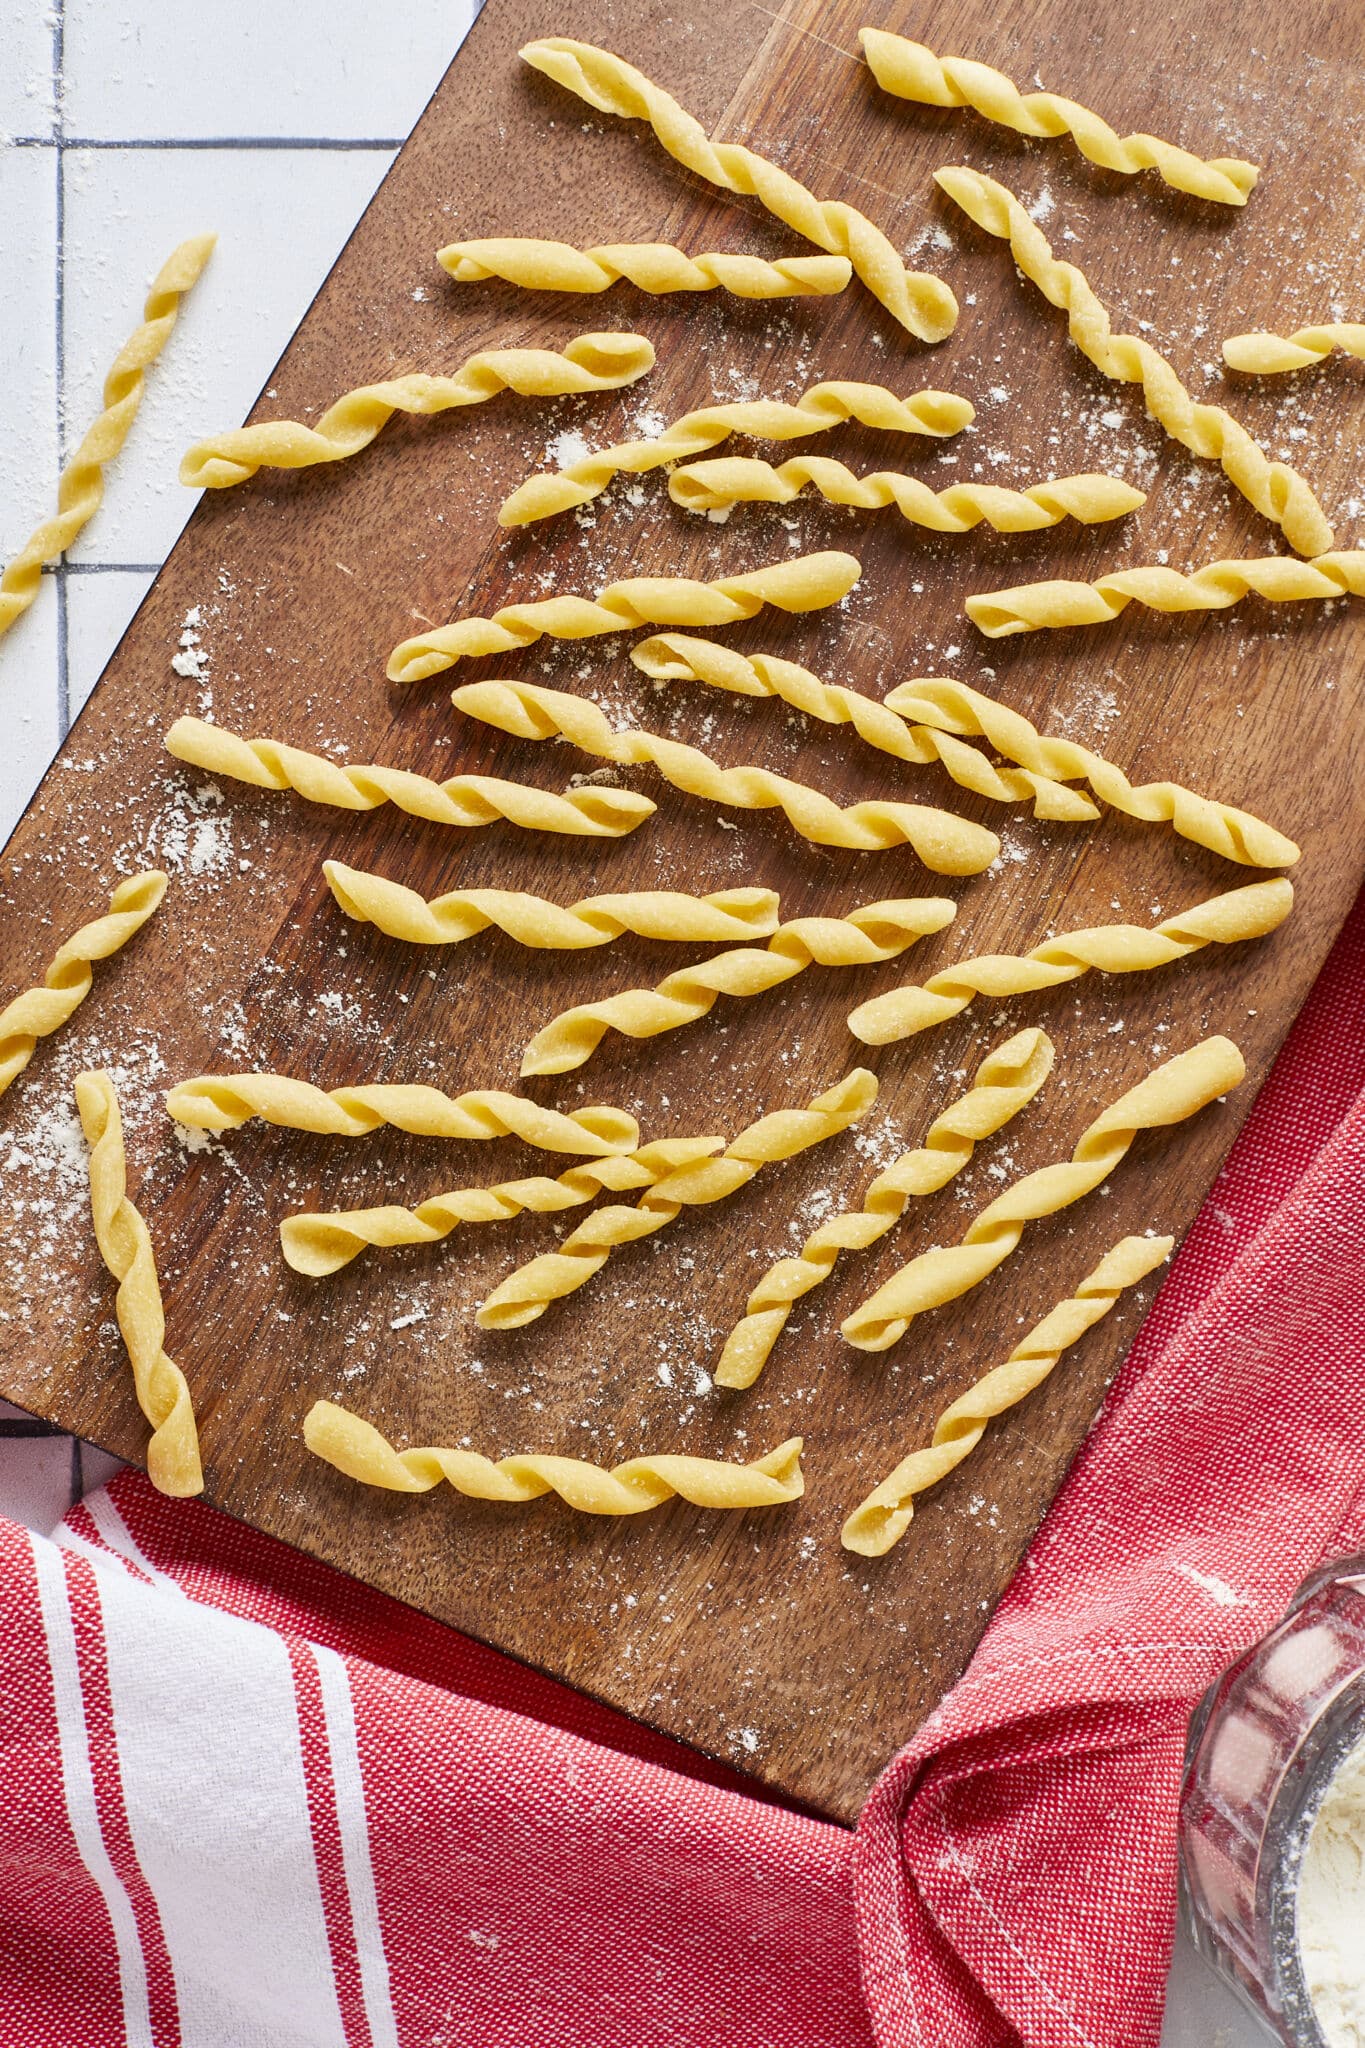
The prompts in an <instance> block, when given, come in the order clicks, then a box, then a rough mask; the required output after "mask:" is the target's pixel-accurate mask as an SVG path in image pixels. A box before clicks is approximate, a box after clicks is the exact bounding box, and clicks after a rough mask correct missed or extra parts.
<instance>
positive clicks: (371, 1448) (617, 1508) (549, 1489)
mask: <svg viewBox="0 0 1365 2048" xmlns="http://www.w3.org/2000/svg"><path fill="white" fill-rule="evenodd" d="M303 1440H304V1442H305V1443H306V1444H307V1446H308V1448H309V1450H310V1451H312V1452H313V1453H314V1455H315V1456H317V1457H319V1458H324V1459H325V1460H326V1462H327V1463H328V1464H329V1465H334V1466H335V1467H336V1469H337V1470H338V1472H344V1473H345V1474H346V1476H347V1478H348V1479H359V1480H361V1481H363V1482H364V1484H365V1485H366V1486H386V1487H388V1488H389V1489H390V1490H391V1491H392V1492H394V1493H430V1491H431V1489H432V1488H433V1487H434V1486H439V1485H440V1483H441V1481H442V1480H443V1479H444V1480H445V1481H446V1482H447V1484H448V1485H450V1486H452V1487H453V1488H454V1489H455V1491H456V1493H463V1494H468V1495H469V1496H470V1498H471V1499H474V1500H494V1501H510V1502H518V1503H520V1502H525V1501H532V1500H540V1499H541V1498H542V1497H543V1496H544V1495H545V1494H547V1493H557V1494H558V1495H559V1497H560V1499H561V1500H562V1501H563V1502H564V1503H565V1505H566V1506H568V1507H571V1508H576V1509H577V1510H578V1512H579V1513H580V1514H584V1515H638V1514H643V1513H644V1511H645V1510H646V1509H647V1508H657V1507H659V1506H661V1505H662V1503H663V1502H664V1501H666V1500H672V1499H674V1498H675V1497H676V1498H678V1499H680V1500H686V1501H691V1503H692V1505H693V1506H694V1507H699V1508H722V1509H724V1508H774V1507H782V1506H784V1505H785V1504H786V1502H788V1501H793V1500H799V1499H800V1498H801V1495H802V1493H803V1492H804V1491H805V1481H804V1480H803V1478H802V1476H801V1449H802V1439H801V1438H800V1437H799V1436H794V1437H789V1438H788V1440H787V1442H786V1443H784V1444H779V1445H778V1447H777V1449H776V1450H775V1451H769V1452H767V1454H766V1455H765V1456H764V1457H761V1458H755V1459H754V1460H753V1461H752V1462H751V1463H750V1464H747V1465H731V1464H727V1463H726V1462H725V1461H724V1460H723V1459H719V1458H692V1457H685V1456H677V1455H673V1454H668V1453H654V1454H652V1455H651V1456H649V1457H644V1458H628V1459H627V1460H626V1462H625V1463H624V1464H623V1465H614V1466H613V1467H612V1468H611V1470H610V1471H604V1470H603V1468H602V1467H601V1466H600V1465H589V1464H588V1463H586V1461H585V1460H584V1459H582V1458H554V1457H546V1456H541V1455H540V1454H538V1453H531V1452H525V1453H519V1454H518V1455H516V1456H514V1457H510V1458H499V1459H497V1460H496V1462H495V1461H494V1460H493V1459H492V1458H485V1457H483V1456H482V1455H481V1454H480V1453H479V1452H478V1451H466V1450H456V1449H445V1448H441V1447H438V1446H425V1447H423V1448H422V1449H414V1450H409V1451H396V1450H395V1449H394V1447H393V1445H392V1444H391V1443H390V1442H389V1441H388V1439H387V1438H386V1437H384V1436H382V1435H381V1434H380V1432H379V1431H378V1430H377V1429H376V1428H375V1427H374V1425H373V1423H369V1422H365V1421H363V1420H362V1419H361V1417H360V1416H358V1415H352V1414H351V1413H350V1412H349V1410H348V1409H345V1408H339V1407H338V1406H337V1405H336V1403H335V1402H334V1401H317V1402H315V1403H314V1404H313V1406H312V1407H311V1408H310V1409H309V1411H308V1413H307V1415H306V1416H305V1417H304V1422H303Z"/></svg>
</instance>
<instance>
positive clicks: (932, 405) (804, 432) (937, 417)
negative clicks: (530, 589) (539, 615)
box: [498, 382, 976, 526]
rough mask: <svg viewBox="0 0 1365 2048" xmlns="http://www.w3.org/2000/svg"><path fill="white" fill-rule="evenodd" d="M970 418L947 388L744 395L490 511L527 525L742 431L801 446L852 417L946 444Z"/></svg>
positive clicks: (836, 387)
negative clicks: (616, 480)
mask: <svg viewBox="0 0 1365 2048" xmlns="http://www.w3.org/2000/svg"><path fill="white" fill-rule="evenodd" d="M975 417H976V414H975V410H974V408H973V407H972V406H971V405H970V404H969V403H968V401H967V400H966V399H965V398H958V397H957V396H956V395H955V394H954V393H953V392H951V391H912V392H911V393H910V394H909V396H908V397H905V398H897V396H896V394H895V392H894V391H888V390H887V389H886V387H885V385H883V384H853V383H848V382H839V383H832V384H812V385H811V386H810V388H809V389H808V390H806V391H803V392H802V394H801V396H800V397H799V398H798V399H796V400H794V401H788V400H786V399H778V398H746V399H741V400H739V401H738V402H736V403H734V404H730V405H704V406H702V407H700V408H699V410H697V411H696V412H687V413H684V414H683V415H682V416H681V418H680V419H676V420H673V421H671V422H670V424H669V425H668V426H666V427H665V428H664V430H663V432H662V433H661V434H655V435H653V436H651V437H650V438H649V439H648V440H644V441H620V442H618V443H617V444H616V446H615V447H612V448H596V449H593V450H591V451H590V452H589V453H588V454H587V455H582V456H580V457H579V458H578V460H577V461H576V462H571V463H569V465H568V466H567V467H566V468H564V469H554V470H543V471H541V472H539V473H538V474H537V475H535V476H528V477H527V479H526V481H525V483H522V484H518V486H517V488H516V490H514V491H513V493H512V495H511V497H510V498H506V499H504V501H503V504H502V506H501V507H500V509H499V512H498V523H499V524H500V525H502V526H529V525H531V524H532V522H533V521H535V520H537V519H553V518H554V517H555V516H556V514H557V513H560V512H569V511H572V510H573V509H574V508H575V507H577V506H579V505H587V504H590V503H591V501H592V500H593V499H594V498H596V497H598V496H599V495H600V494H601V492H603V491H604V490H605V489H606V488H607V485H608V484H609V483H610V482H611V480H612V478H613V477H616V476H622V475H625V476H643V475H645V474H646V473H647V472H648V471H649V470H652V469H664V468H666V467H667V465H668V464H669V463H671V462H686V461H691V460H692V459H693V458H694V457H696V456H698V455H704V454H705V453H706V451H707V450H708V449H710V448H717V447H719V446H720V444H721V442H722V441H728V440H729V438H730V436H731V435H732V434H744V435H746V436H747V437H748V438H749V439H751V440H754V441H802V440H805V439H806V437H807V436H808V435H810V434H825V433H828V432H829V430H830V429H831V428H832V427H842V426H846V425H847V423H848V422H849V421H850V420H857V422H858V424H859V425H860V426H864V427H876V428H877V429H878V430H879V431H880V432H882V433H887V434H922V435H927V436H928V437H930V438H931V439H933V440H946V439H947V438H948V436H949V435H951V434H957V433H960V432H961V431H962V429H963V427H966V426H969V425H970V424H971V422H972V420H973V419H974V418H975Z"/></svg>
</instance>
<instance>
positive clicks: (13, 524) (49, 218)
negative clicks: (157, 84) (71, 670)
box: [0, 18, 57, 647]
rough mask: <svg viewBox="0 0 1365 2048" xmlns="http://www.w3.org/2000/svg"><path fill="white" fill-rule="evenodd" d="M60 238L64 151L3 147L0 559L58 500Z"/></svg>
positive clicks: (0, 67)
mask: <svg viewBox="0 0 1365 2048" xmlns="http://www.w3.org/2000/svg"><path fill="white" fill-rule="evenodd" d="M2 34H3V20H2V18H0V35H2ZM2 52H3V43H0V53H2ZM4 71H5V58H4V55H3V54H0V76H3V74H4ZM56 241H57V152H56V151H55V149H8V150H3V151H0V355H2V356H3V359H4V365H5V374H4V376H3V377H0V450H3V456H0V461H2V462H3V477H4V487H3V489H0V562H3V561H8V559H9V557H10V555H11V554H13V552H14V550H15V549H16V548H17V547H20V546H22V544H23V543H24V541H26V540H27V539H28V536H29V534H30V533H31V532H32V531H33V529H34V527H35V526H36V525H37V524H38V521H39V520H40V519H42V518H44V517H45V516H46V515H47V514H48V513H49V512H50V511H52V510H53V508H54V505H55V501H56V487H57V414H56V408H55V405H54V403H53V393H54V391H55V389H56V380H57V318H56V280H57V258H56ZM14 631H17V628H16V629H12V631H11V634H10V638H13V633H14ZM4 644H5V643H4V642H2V641H0V647H3V646H4Z"/></svg>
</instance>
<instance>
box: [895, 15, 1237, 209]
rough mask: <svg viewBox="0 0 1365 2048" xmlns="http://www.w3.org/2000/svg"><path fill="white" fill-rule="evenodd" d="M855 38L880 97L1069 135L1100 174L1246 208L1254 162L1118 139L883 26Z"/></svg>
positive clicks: (1080, 112)
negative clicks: (1153, 181) (1154, 180)
mask: <svg viewBox="0 0 1365 2048" xmlns="http://www.w3.org/2000/svg"><path fill="white" fill-rule="evenodd" d="M858 40H859V42H860V43H861V44H862V46H863V55H864V56H865V57H866V59H867V62H868V66H869V68H870V70H871V72H872V75H873V77H874V78H875V79H876V81H877V83H878V85H879V86H881V88H882V90H883V91H884V92H890V93H894V94H895V95H896V97H897V98H898V99H903V100H918V101H919V102H920V103H921V104H922V105H924V106H930V107H973V108H975V110H976V112H977V113H978V114H984V115H985V117H986V119H987V120H988V121H996V122H998V123H999V124H1000V126H1001V127H1004V128H1012V129H1013V130H1014V132H1015V134H1016V135H1029V136H1034V137H1037V138H1039V139H1042V138H1044V137H1046V138H1048V139H1052V138H1055V137H1057V136H1061V135H1070V136H1071V137H1072V138H1073V140H1074V141H1075V143H1076V146H1077V148H1078V149H1079V150H1080V152H1081V155H1082V156H1083V157H1086V158H1087V159H1088V160H1089V162H1091V163H1092V164H1098V165H1099V166H1100V167H1101V169H1102V170H1106V171H1122V172H1124V173H1125V174H1127V175H1128V176H1130V177H1131V176H1133V175H1135V174H1136V173H1137V172H1139V171H1155V172H1156V173H1157V175H1158V177H1160V178H1162V179H1163V180H1164V181H1165V183H1166V184H1168V185H1172V186H1174V188H1175V190H1176V191H1177V192H1191V193H1193V194H1194V196H1195V198H1196V199H1214V200H1217V201H1218V202H1219V204H1221V205H1223V206H1245V205H1246V203H1247V195H1248V194H1249V193H1250V191H1251V189H1252V187H1253V186H1254V185H1255V183H1256V180H1257V178H1258V177H1259V176H1260V171H1259V170H1258V168H1257V166H1256V165H1255V164H1249V163H1244V162H1243V161H1242V159H1241V158H1240V157H1231V156H1217V157H1211V158H1208V159H1205V158H1204V157H1199V156H1193V155H1191V153H1190V151H1189V150H1187V149H1181V148H1179V147H1178V145H1177V144H1175V143H1173V142H1163V141H1162V140H1161V138H1160V137H1159V136H1157V135H1143V134H1137V135H1117V134H1116V133H1115V132H1114V130H1113V129H1112V128H1111V127H1110V126H1109V123H1108V122H1107V121H1104V120H1102V119H1101V118H1100V116H1099V115H1098V114H1095V113H1092V112H1091V111H1090V109H1089V108H1088V107H1082V106H1078V105H1077V103H1076V101H1075V100H1068V99H1063V98H1062V96H1061V95H1060V94H1059V93H1054V92H1029V93H1021V92H1020V90H1019V88H1018V86H1017V85H1015V84H1014V82H1013V80H1012V79H1009V78H1006V76H1005V74H1004V72H1003V71H995V70H993V69H992V67H991V66H990V65H989V64H979V63H976V62H974V61H973V60H972V59H971V58H969V57H936V56H935V55H934V52H933V51H932V50H929V49H926V48H925V46H924V44H923V43H912V42H911V41H910V40H909V39H908V37H906V36H897V35H891V34H889V33H888V31H887V30H885V29H880V28H863V29H859V31H858Z"/></svg>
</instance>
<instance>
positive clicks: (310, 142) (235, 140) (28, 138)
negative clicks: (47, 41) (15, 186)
mask: <svg viewBox="0 0 1365 2048" xmlns="http://www.w3.org/2000/svg"><path fill="white" fill-rule="evenodd" d="M56 34H57V30H56V27H55V25H54V30H53V36H54V41H55V39H56ZM404 140H405V138H404V137H403V136H401V135H363V136H362V135H121V136H106V135H65V136H63V137H61V139H60V140H58V138H57V137H56V136H53V135H13V136H10V137H8V138H7V144H6V146H7V147H8V148H10V149H50V148H51V147H52V145H53V143H54V142H57V144H58V147H59V148H63V147H64V148H66V149H223V150H227V149H261V150H271V149H352V150H365V149H401V148H402V147H403V143H404Z"/></svg>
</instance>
